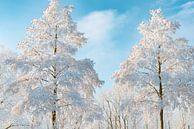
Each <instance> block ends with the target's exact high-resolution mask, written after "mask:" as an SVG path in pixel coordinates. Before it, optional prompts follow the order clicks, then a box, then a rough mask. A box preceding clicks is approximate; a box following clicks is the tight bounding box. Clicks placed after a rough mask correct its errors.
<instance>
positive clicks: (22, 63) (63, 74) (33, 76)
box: [12, 0, 103, 129]
mask: <svg viewBox="0 0 194 129" xmlns="http://www.w3.org/2000/svg"><path fill="white" fill-rule="evenodd" d="M71 12H72V7H71V6H67V7H64V8H60V7H59V2H58V0H51V2H50V4H49V6H48V8H47V9H46V11H44V15H43V17H42V18H40V19H35V20H33V21H32V25H31V26H30V27H29V28H28V33H27V36H26V38H25V39H24V40H23V41H22V42H21V43H20V44H19V49H20V50H21V54H20V56H19V57H18V58H17V60H15V61H16V62H12V64H13V65H14V66H15V68H16V69H17V72H18V76H17V81H18V84H19V85H18V86H20V89H22V90H20V92H21V91H22V92H23V94H24V95H26V97H25V101H24V102H23V103H22V104H21V107H20V108H24V110H28V111H30V112H32V113H33V114H38V116H41V114H47V116H50V121H51V124H52V128H53V129H58V128H60V123H59V121H61V120H60V117H61V118H62V116H63V115H64V114H63V112H64V110H65V109H66V107H70V106H71V109H74V108H73V107H76V108H85V107H87V106H88V105H89V102H91V101H90V100H92V99H93V94H94V92H95V88H97V87H100V86H101V85H102V84H103V81H101V80H99V78H98V76H97V73H96V72H95V70H94V69H93V62H92V61H91V60H89V59H83V60H76V59H75V58H74V56H75V53H76V51H77V50H78V49H79V48H80V47H81V46H82V45H83V44H84V43H85V42H86V38H85V37H84V36H83V34H82V33H80V32H78V31H77V28H76V24H75V23H74V22H73V21H72V18H71V16H70V14H71ZM49 113H51V115H49ZM41 119H42V118H41ZM66 119H67V118H66ZM33 121H35V120H33Z"/></svg>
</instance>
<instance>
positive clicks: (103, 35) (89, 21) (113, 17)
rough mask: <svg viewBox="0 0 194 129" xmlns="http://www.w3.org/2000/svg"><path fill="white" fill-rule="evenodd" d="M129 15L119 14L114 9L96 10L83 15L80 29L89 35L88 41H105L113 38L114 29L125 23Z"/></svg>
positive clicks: (79, 24) (79, 23)
mask: <svg viewBox="0 0 194 129" xmlns="http://www.w3.org/2000/svg"><path fill="white" fill-rule="evenodd" d="M126 18H127V15H126V14H122V15H118V14H117V12H116V11H114V10H105V11H96V12H92V13H90V14H88V15H87V16H85V17H83V18H82V19H81V20H80V21H79V22H78V30H81V31H82V32H84V33H85V35H86V37H88V40H89V41H88V42H92V43H98V44H99V43H103V42H104V41H107V40H111V38H112V37H111V36H112V31H114V30H115V29H118V26H120V25H123V22H125V21H126Z"/></svg>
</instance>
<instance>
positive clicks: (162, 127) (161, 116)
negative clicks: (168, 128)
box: [160, 108, 164, 129]
mask: <svg viewBox="0 0 194 129" xmlns="http://www.w3.org/2000/svg"><path fill="white" fill-rule="evenodd" d="M160 129H164V113H163V108H161V109H160Z"/></svg>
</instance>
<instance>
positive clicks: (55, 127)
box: [52, 87, 57, 129]
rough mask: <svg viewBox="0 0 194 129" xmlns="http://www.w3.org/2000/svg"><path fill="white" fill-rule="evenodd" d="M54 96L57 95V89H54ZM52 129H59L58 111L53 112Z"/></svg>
mask: <svg viewBox="0 0 194 129" xmlns="http://www.w3.org/2000/svg"><path fill="white" fill-rule="evenodd" d="M54 95H55V96H56V95H57V87H55V89H54ZM53 104H54V108H55V107H56V101H54V103H53ZM52 128H53V129H57V112H56V109H54V110H53V111H52Z"/></svg>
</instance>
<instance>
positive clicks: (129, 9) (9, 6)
mask: <svg viewBox="0 0 194 129" xmlns="http://www.w3.org/2000/svg"><path fill="white" fill-rule="evenodd" d="M60 3H61V5H67V4H72V5H74V6H75V10H74V12H73V19H74V21H76V22H77V23H78V29H79V30H80V31H81V32H83V33H85V35H86V37H87V38H88V44H87V45H85V46H84V47H83V48H82V49H81V50H80V51H79V52H78V53H77V57H78V58H86V57H87V58H91V59H92V60H94V62H95V69H96V70H97V72H98V74H99V77H100V78H101V79H103V80H105V81H106V83H105V85H104V88H103V90H105V89H107V88H110V87H111V86H112V85H113V81H112V80H111V75H112V73H113V72H114V71H116V70H118V68H119V64H120V63H121V62H122V61H124V60H125V59H126V58H127V56H128V54H129V53H130V50H131V48H132V46H133V45H134V44H136V43H137V42H138V41H139V39H140V35H139V34H138V31H137V27H138V24H139V23H140V22H141V21H146V20H147V19H148V18H149V10H150V9H156V8H162V10H163V11H164V14H165V16H167V17H168V18H169V19H171V20H173V21H175V20H176V21H178V22H180V23H181V25H182V26H181V28H180V30H179V31H178V32H177V34H176V35H177V36H181V37H186V38H187V39H188V40H189V42H190V43H191V44H192V45H193V43H194V35H193V34H194V1H192V0H61V1H60ZM47 5H48V0H1V1H0V44H2V45H4V46H5V47H7V48H10V49H12V50H14V51H16V46H17V43H18V42H19V41H21V40H22V39H23V38H24V36H25V29H26V27H28V26H29V25H30V23H31V20H32V19H34V18H40V17H41V16H42V12H43V11H44V10H45V9H46V7H47ZM100 91H102V90H100Z"/></svg>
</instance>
